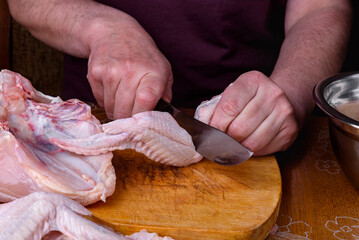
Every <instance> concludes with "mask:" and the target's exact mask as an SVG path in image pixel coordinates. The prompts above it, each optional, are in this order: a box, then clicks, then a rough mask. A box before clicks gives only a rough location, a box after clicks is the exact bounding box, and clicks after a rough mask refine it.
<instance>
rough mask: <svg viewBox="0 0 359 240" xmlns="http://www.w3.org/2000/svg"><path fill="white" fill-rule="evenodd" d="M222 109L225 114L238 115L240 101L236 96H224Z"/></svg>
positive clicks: (220, 105)
mask: <svg viewBox="0 0 359 240" xmlns="http://www.w3.org/2000/svg"><path fill="white" fill-rule="evenodd" d="M219 107H220V109H221V110H222V112H223V113H224V114H225V115H228V116H236V115H237V113H238V109H240V105H239V102H238V101H237V100H236V99H234V98H224V99H222V101H221V104H219Z"/></svg>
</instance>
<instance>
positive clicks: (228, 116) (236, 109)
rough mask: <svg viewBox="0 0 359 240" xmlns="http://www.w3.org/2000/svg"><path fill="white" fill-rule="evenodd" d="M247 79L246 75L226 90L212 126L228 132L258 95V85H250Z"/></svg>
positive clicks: (215, 112) (213, 117)
mask: <svg viewBox="0 0 359 240" xmlns="http://www.w3.org/2000/svg"><path fill="white" fill-rule="evenodd" d="M246 79H247V76H246V74H243V75H241V76H240V77H239V78H238V79H237V80H236V81H235V82H234V83H233V84H231V85H229V86H228V87H227V88H226V89H225V91H224V92H223V94H222V98H221V99H220V100H219V102H218V104H217V106H216V108H215V110H214V112H213V116H212V118H211V121H210V125H212V126H213V127H215V128H218V129H220V130H222V131H226V130H227V128H228V126H229V125H230V123H231V122H232V121H233V120H234V119H235V118H236V117H237V115H238V114H239V113H240V112H242V110H243V109H244V107H245V106H246V105H247V104H248V103H249V101H250V100H251V99H252V98H253V97H254V96H255V95H256V91H257V88H256V85H254V84H249V83H248V81H247V80H246ZM242 80H244V81H242Z"/></svg>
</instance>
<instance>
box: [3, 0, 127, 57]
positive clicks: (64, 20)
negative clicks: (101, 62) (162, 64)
mask: <svg viewBox="0 0 359 240" xmlns="http://www.w3.org/2000/svg"><path fill="white" fill-rule="evenodd" d="M8 4H9V8H10V12H11V15H12V16H13V18H14V19H15V20H16V21H17V22H19V23H20V24H21V25H23V26H25V27H26V28H27V29H28V30H29V31H30V32H31V33H32V34H33V35H34V36H35V37H36V38H38V39H39V40H41V41H43V42H44V43H46V44H48V45H50V46H52V47H54V48H56V49H58V50H60V51H63V52H65V53H68V54H71V55H74V56H77V57H84V58H85V57H88V56H89V54H90V48H91V44H93V42H94V41H95V39H96V38H98V37H101V36H100V35H101V32H96V31H97V30H98V29H101V26H100V25H101V24H104V23H105V22H107V23H110V22H113V23H115V22H116V23H117V22H119V20H121V19H123V21H124V24H126V21H129V19H130V20H131V21H134V20H133V19H131V17H129V16H128V15H127V14H125V13H123V12H121V11H118V10H116V9H113V8H111V7H108V6H105V5H102V4H99V3H97V2H94V1H91V0H76V1H72V0H47V1H44V0H8ZM24 9H26V11H24ZM112 20H113V21H112ZM115 20H116V21H115ZM102 29H103V30H104V28H102Z"/></svg>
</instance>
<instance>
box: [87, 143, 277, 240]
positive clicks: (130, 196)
mask: <svg viewBox="0 0 359 240" xmlns="http://www.w3.org/2000/svg"><path fill="white" fill-rule="evenodd" d="M113 165H114V167H115V170H116V176H117V182H116V191H115V193H114V194H113V195H112V196H111V197H109V198H107V201H106V203H104V202H98V203H95V204H93V205H91V206H88V209H89V210H90V211H91V212H92V213H93V216H94V218H93V219H96V221H97V222H99V223H102V224H105V225H108V226H110V227H112V228H113V229H114V230H115V231H118V232H120V233H122V234H125V235H127V234H132V233H134V232H137V231H140V230H141V229H146V230H147V231H149V232H157V233H158V234H159V235H160V236H170V237H172V238H174V239H177V240H181V239H206V240H209V239H218V240H219V239H220V240H224V239H255V240H258V239H264V238H265V237H266V236H267V235H268V234H269V231H270V230H271V228H272V226H273V225H274V223H275V221H276V218H277V215H278V211H279V205H280V198H281V186H282V183H281V175H280V171H279V167H278V164H277V161H276V159H275V157H274V156H268V157H252V158H251V159H249V160H248V161H246V162H244V163H242V164H240V165H237V166H221V165H218V164H216V163H213V162H210V161H208V160H206V159H204V160H202V161H201V162H199V163H197V164H193V165H191V166H188V167H183V168H178V167H171V166H165V165H161V164H157V163H155V162H152V161H150V160H148V159H147V158H146V157H145V156H143V155H142V154H139V153H136V152H135V151H132V150H125V151H117V152H115V153H114V158H113Z"/></svg>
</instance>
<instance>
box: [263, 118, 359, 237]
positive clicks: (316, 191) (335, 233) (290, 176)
mask: <svg viewBox="0 0 359 240" xmlns="http://www.w3.org/2000/svg"><path fill="white" fill-rule="evenodd" d="M276 158H277V160H278V164H279V167H280V169H281V175H282V184H283V185H282V187H283V192H282V194H283V195H282V202H281V207H280V210H279V216H278V219H277V222H276V226H277V227H278V229H277V231H276V232H275V233H272V234H270V235H269V236H268V237H267V240H285V239H288V240H289V239H291V240H294V239H295V240H299V239H301V240H302V239H314V240H316V239H333V240H335V239H345V240H347V239H353V240H355V239H359V190H356V189H355V188H354V187H353V186H352V185H351V184H350V182H349V180H348V179H347V178H346V176H345V174H344V173H343V171H342V170H341V168H340V166H339V164H338V162H337V160H336V158H335V155H334V153H333V151H332V148H331V143H330V137H329V130H328V119H327V118H325V117H317V116H312V117H311V119H310V120H309V122H308V124H307V126H306V127H305V128H304V129H303V131H302V132H301V134H300V136H299V137H298V139H297V141H296V142H295V143H294V144H293V145H292V147H291V148H290V149H289V150H287V151H286V152H283V153H280V154H277V155H276Z"/></svg>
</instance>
